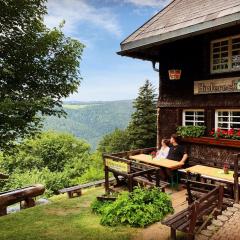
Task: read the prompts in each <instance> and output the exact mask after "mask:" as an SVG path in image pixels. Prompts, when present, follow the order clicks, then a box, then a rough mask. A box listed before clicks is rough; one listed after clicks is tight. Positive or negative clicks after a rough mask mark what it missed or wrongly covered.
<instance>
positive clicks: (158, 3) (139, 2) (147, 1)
mask: <svg viewBox="0 0 240 240" xmlns="http://www.w3.org/2000/svg"><path fill="white" fill-rule="evenodd" d="M124 1H125V2H127V3H132V4H134V5H136V6H139V7H144V6H147V7H163V6H164V5H166V3H168V2H169V0H124Z"/></svg>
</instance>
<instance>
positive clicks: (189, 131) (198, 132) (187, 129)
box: [177, 126, 206, 137]
mask: <svg viewBox="0 0 240 240" xmlns="http://www.w3.org/2000/svg"><path fill="white" fill-rule="evenodd" d="M205 130H206V126H180V127H178V128H177V134H179V135H180V136H182V137H202V136H204V134H205Z"/></svg>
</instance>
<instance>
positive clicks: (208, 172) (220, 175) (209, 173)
mask: <svg viewBox="0 0 240 240" xmlns="http://www.w3.org/2000/svg"><path fill="white" fill-rule="evenodd" d="M184 171H186V172H187V171H190V172H191V173H199V174H201V175H202V176H203V177H210V178H213V179H219V180H224V181H227V182H233V181H234V179H233V173H234V172H233V171H229V173H228V174H225V173H224V172H223V169H220V168H214V167H208V166H202V165H195V166H193V167H189V168H186V169H184Z"/></svg>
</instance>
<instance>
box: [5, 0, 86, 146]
mask: <svg viewBox="0 0 240 240" xmlns="http://www.w3.org/2000/svg"><path fill="white" fill-rule="evenodd" d="M45 4H46V0H0V9H1V14H0V150H1V149H2V150H3V149H6V148H7V146H9V144H11V143H13V141H16V140H17V141H19V140H20V139H22V138H24V137H28V136H31V135H33V134H34V133H36V132H37V131H38V130H39V129H40V127H41V115H46V116H47V115H54V116H62V115H64V114H65V112H64V110H63V108H62V100H61V99H62V98H65V97H67V96H69V94H71V93H73V92H74V91H76V90H77V88H78V86H79V83H80V80H81V78H80V73H79V64H80V60H81V55H82V51H83V48H84V46H83V45H82V44H81V43H80V42H79V41H77V40H74V39H71V38H69V37H66V36H65V35H64V34H63V32H62V30H61V29H62V26H60V27H59V28H54V29H52V30H50V29H48V28H47V27H46V26H45V25H44V23H43V17H44V15H45V14H47V9H46V6H45Z"/></svg>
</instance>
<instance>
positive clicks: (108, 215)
mask: <svg viewBox="0 0 240 240" xmlns="http://www.w3.org/2000/svg"><path fill="white" fill-rule="evenodd" d="M92 207H93V209H94V211H95V212H97V213H100V214H101V215H102V218H101V224H102V225H107V226H116V225H120V224H121V225H130V226H132V227H145V226H147V225H149V224H152V223H154V222H157V221H160V220H162V219H163V218H164V217H165V216H166V215H167V214H168V213H172V212H173V208H172V203H171V199H170V197H169V196H168V195H167V194H166V193H163V192H161V191H160V190H159V189H158V188H153V189H142V188H139V187H137V188H135V189H134V191H133V192H132V193H128V192H123V193H121V194H120V195H119V197H118V198H117V200H116V201H114V202H112V203H106V204H101V203H96V202H95V203H94V204H93V206H92Z"/></svg>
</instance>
